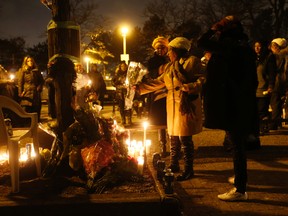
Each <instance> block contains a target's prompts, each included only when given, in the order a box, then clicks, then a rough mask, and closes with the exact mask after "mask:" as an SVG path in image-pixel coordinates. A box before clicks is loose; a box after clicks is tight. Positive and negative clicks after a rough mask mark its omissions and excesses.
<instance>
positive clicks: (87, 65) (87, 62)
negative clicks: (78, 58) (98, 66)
mask: <svg viewBox="0 0 288 216" xmlns="http://www.w3.org/2000/svg"><path fill="white" fill-rule="evenodd" d="M85 61H86V72H87V73H89V62H90V58H89V57H85Z"/></svg>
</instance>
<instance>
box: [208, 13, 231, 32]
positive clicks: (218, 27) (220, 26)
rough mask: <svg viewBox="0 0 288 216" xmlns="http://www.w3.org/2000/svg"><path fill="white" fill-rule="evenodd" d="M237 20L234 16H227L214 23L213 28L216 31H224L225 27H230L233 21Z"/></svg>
mask: <svg viewBox="0 0 288 216" xmlns="http://www.w3.org/2000/svg"><path fill="white" fill-rule="evenodd" d="M235 20H236V19H235V17H234V16H226V17H225V18H223V19H222V20H220V21H219V22H217V23H215V24H214V25H212V27H211V29H212V30H214V31H224V30H225V29H227V28H229V26H230V25H231V23H233V22H234V21H235Z"/></svg>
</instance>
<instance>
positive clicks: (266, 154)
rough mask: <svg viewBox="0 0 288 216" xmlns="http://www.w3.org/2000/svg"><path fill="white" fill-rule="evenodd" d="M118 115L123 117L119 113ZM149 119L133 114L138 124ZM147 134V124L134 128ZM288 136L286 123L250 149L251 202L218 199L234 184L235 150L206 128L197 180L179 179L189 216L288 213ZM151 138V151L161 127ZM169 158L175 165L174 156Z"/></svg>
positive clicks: (199, 139)
mask: <svg viewBox="0 0 288 216" xmlns="http://www.w3.org/2000/svg"><path fill="white" fill-rule="evenodd" d="M105 109H106V110H105ZM109 112H110V113H109ZM103 115H108V116H109V115H111V111H110V109H109V107H107V108H104V110H103ZM115 118H116V119H118V120H120V118H119V113H118V111H116V115H115ZM144 120H145V119H143V118H142V119H139V118H137V116H136V114H134V115H133V122H134V123H135V125H136V128H137V126H139V124H140V123H141V121H144ZM142 133H143V130H142V129H141V124H140V128H139V127H138V129H133V128H132V129H131V136H137V135H138V136H139V134H140V135H142ZM287 135H288V127H284V128H283V129H281V130H279V131H277V132H273V133H270V134H267V135H265V136H261V145H262V147H261V149H259V150H254V151H248V188H247V190H248V191H247V192H248V196H249V200H248V201H246V202H237V203H235V202H223V201H220V200H218V198H217V195H218V194H220V193H224V192H226V191H227V190H229V189H231V188H232V187H233V186H232V185H230V184H229V183H228V182H227V179H228V177H229V176H232V175H233V167H232V165H233V163H232V160H231V154H230V153H228V152H225V151H224V149H223V146H222V142H223V139H224V132H223V131H221V130H209V129H205V128H204V130H203V132H202V133H200V134H198V135H196V136H194V137H193V139H194V143H195V149H196V152H195V165H194V169H195V178H193V179H192V180H188V181H184V182H181V183H179V182H175V187H174V188H175V192H176V193H177V194H178V196H179V197H180V199H181V202H182V204H183V215H185V216H192V215H193V216H194V215H201V216H202V215H207V216H210V215H211V216H216V215H233V216H237V215H251V216H252V215H253V216H254V215H259V216H264V215H267V216H268V215H279V216H280V215H283V216H284V215H288V183H287V182H288V139H287V137H288V136H287ZM147 139H151V140H152V149H151V152H152V153H153V152H157V151H159V148H158V142H157V130H155V129H149V127H148V130H147ZM150 157H151V155H150ZM165 161H166V164H169V157H168V158H165ZM181 166H183V165H182V164H181Z"/></svg>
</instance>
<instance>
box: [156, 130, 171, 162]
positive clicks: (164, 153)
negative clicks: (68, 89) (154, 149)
mask: <svg viewBox="0 0 288 216" xmlns="http://www.w3.org/2000/svg"><path fill="white" fill-rule="evenodd" d="M158 140H159V142H160V152H161V157H162V158H165V157H167V156H168V155H169V153H168V152H167V145H166V144H167V136H166V129H159V130H158Z"/></svg>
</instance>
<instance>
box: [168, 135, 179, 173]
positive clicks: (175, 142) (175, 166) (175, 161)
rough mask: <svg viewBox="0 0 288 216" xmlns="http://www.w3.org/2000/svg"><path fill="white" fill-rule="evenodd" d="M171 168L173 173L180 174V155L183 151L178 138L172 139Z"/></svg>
mask: <svg viewBox="0 0 288 216" xmlns="http://www.w3.org/2000/svg"><path fill="white" fill-rule="evenodd" d="M170 145H171V147H170V166H169V168H170V169H171V171H172V172H174V173H175V172H179V171H180V167H179V153H180V150H181V143H180V140H179V137H178V136H171V137H170Z"/></svg>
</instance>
